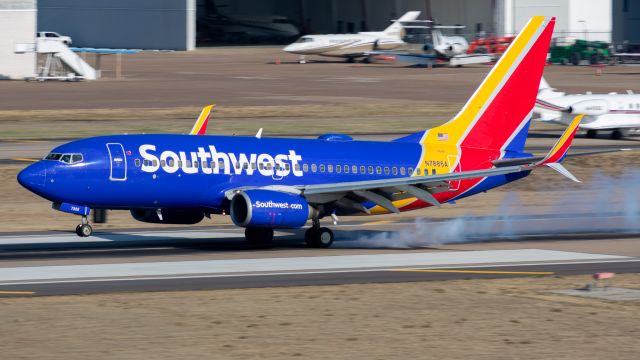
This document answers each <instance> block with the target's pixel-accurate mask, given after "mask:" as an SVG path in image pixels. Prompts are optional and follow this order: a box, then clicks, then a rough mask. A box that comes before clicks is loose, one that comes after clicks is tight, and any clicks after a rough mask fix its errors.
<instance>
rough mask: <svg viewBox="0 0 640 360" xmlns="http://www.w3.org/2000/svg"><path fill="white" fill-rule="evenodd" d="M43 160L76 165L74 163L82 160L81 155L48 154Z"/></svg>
mask: <svg viewBox="0 0 640 360" xmlns="http://www.w3.org/2000/svg"><path fill="white" fill-rule="evenodd" d="M44 160H53V161H60V162H63V163H65V164H76V163H79V162H82V160H84V158H83V157H82V154H59V153H50V154H48V155H47V156H45V157H44Z"/></svg>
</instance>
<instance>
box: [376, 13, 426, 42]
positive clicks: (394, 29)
mask: <svg viewBox="0 0 640 360" xmlns="http://www.w3.org/2000/svg"><path fill="white" fill-rule="evenodd" d="M418 16H420V11H408V12H407V13H405V14H404V15H402V16H401V17H400V18H399V19H397V20H394V21H393V24H391V25H389V27H387V28H386V29H384V30H383V31H382V33H383V34H385V35H386V36H389V37H397V38H398V39H400V38H402V36H403V32H404V31H403V30H404V27H403V25H402V22H403V21H413V20H416V19H417V18H418Z"/></svg>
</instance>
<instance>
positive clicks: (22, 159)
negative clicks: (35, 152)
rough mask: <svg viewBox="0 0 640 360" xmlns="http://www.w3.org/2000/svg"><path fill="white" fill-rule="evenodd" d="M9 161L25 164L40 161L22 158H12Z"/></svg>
mask: <svg viewBox="0 0 640 360" xmlns="http://www.w3.org/2000/svg"><path fill="white" fill-rule="evenodd" d="M11 160H14V161H26V162H37V161H40V160H39V159H30V158H22V157H18V158H13V159H11Z"/></svg>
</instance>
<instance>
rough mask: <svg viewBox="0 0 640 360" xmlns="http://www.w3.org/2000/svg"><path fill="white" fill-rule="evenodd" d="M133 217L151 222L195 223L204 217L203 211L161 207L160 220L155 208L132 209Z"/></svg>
mask: <svg viewBox="0 0 640 360" xmlns="http://www.w3.org/2000/svg"><path fill="white" fill-rule="evenodd" d="M131 216H133V218H134V219H136V220H138V221H141V222H146V223H153V224H182V225H192V224H197V223H199V222H200V221H202V219H204V212H202V211H196V210H189V209H163V210H162V220H160V218H159V217H158V214H157V213H156V211H155V210H147V209H134V210H131Z"/></svg>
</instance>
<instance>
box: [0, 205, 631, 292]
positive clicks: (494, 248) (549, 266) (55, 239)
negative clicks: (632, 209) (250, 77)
mask: <svg viewBox="0 0 640 360" xmlns="http://www.w3.org/2000/svg"><path fill="white" fill-rule="evenodd" d="M537 220H538V221H543V220H544V221H547V220H549V219H548V218H547V219H544V218H538V219H537ZM591 220H592V221H595V220H594V219H591ZM476 221H483V220H482V219H477V220H476ZM538 221H536V219H530V218H522V219H521V223H520V224H519V225H516V226H515V227H514V229H518V231H522V232H523V233H524V232H525V230H526V229H527V228H529V229H532V228H535V227H538V228H539V224H540V223H539V222H538ZM568 221H570V219H566V218H565V219H558V220H557V225H556V226H557V227H558V226H559V224H561V223H567V222H568ZM600 221H602V222H603V223H608V224H612V226H613V227H615V226H616V225H615V224H616V222H620V221H624V219H623V217H620V216H619V215H618V216H616V215H610V216H609V217H608V218H607V219H606V220H603V219H600ZM407 226H410V222H402V221H400V222H397V223H381V224H375V223H369V224H362V223H353V224H343V225H341V226H338V227H336V234H337V238H338V240H337V241H336V244H335V245H336V246H335V248H332V249H307V248H305V246H304V244H303V242H302V240H301V239H302V237H301V235H302V234H301V232H286V233H279V234H278V235H279V236H278V239H277V240H276V242H275V243H274V246H273V247H270V248H263V249H256V248H251V247H249V246H248V245H247V244H246V243H245V241H244V239H243V238H242V232H241V229H237V228H233V227H219V228H216V229H198V230H194V229H179V230H158V231H118V232H109V233H97V234H96V236H95V237H92V238H89V239H80V238H78V237H77V236H75V235H74V234H60V233H57V234H56V233H40V234H32V235H20V234H11V235H4V236H0V260H2V261H1V262H0V296H42V295H66V294H90V293H108V292H123V291H124V292H128V291H174V290H198V289H221V288H247V287H271V286H298V285H329V284H349V283H371V282H403V281H430V280H453V279H475V278H495V277H511V276H551V275H570V274H591V273H595V272H600V271H613V272H638V271H639V270H640V240H638V238H637V237H636V236H637V235H636V234H627V235H620V234H618V235H617V236H618V238H617V239H611V237H612V236H611V235H608V234H605V233H602V234H565V237H564V238H563V237H561V236H559V235H558V234H551V233H550V232H551V231H548V233H547V234H546V235H543V234H542V233H541V232H540V231H538V232H537V233H536V234H530V235H524V234H520V235H518V239H511V240H510V241H505V239H500V238H498V237H495V234H493V233H492V232H493V231H495V229H493V230H492V229H491V228H486V229H485V231H486V232H485V233H484V234H480V233H478V232H475V236H476V237H478V238H477V239H476V240H479V239H480V236H482V237H484V238H483V239H482V240H481V242H476V241H475V240H473V239H471V240H468V241H470V242H464V243H460V244H432V245H431V246H424V247H415V248H408V249H393V248H389V247H384V246H383V247H380V244H378V243H376V242H375V241H374V242H367V240H366V239H375V236H376V235H372V234H379V233H387V234H391V235H393V234H396V233H397V232H400V231H402V230H400V229H403V228H406V227H407ZM550 226H553V224H552V225H550ZM548 229H551V227H548ZM492 234H493V235H492ZM372 236H373V237H372ZM614 237H615V236H614ZM363 239H365V240H363ZM389 245H391V246H392V245H393V244H389ZM372 247H378V248H372ZM585 279H587V277H585Z"/></svg>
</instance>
